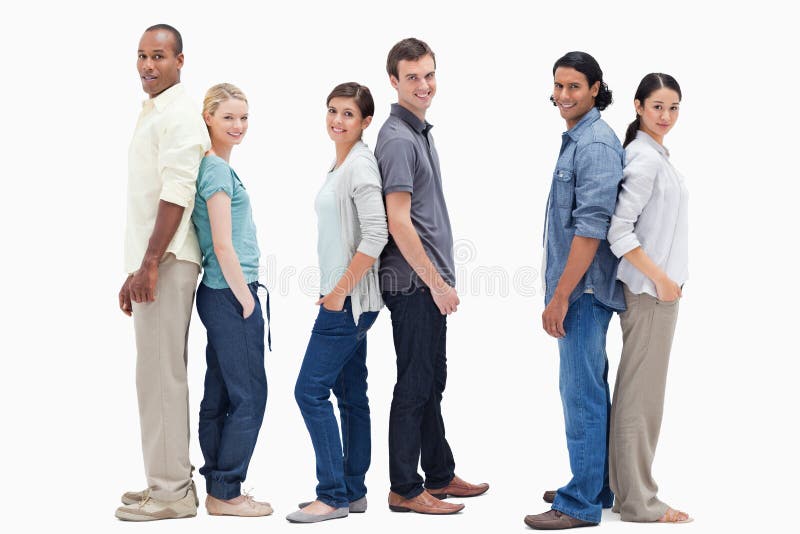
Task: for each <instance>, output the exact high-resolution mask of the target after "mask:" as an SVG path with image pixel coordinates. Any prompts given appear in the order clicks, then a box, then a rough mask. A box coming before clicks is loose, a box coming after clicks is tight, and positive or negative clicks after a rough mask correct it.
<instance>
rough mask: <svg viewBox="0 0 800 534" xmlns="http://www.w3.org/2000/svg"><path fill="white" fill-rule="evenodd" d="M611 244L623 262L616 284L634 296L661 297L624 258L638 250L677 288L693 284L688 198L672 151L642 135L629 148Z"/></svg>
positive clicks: (647, 280) (609, 240) (626, 149)
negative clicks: (688, 283) (618, 281)
mask: <svg viewBox="0 0 800 534" xmlns="http://www.w3.org/2000/svg"><path fill="white" fill-rule="evenodd" d="M608 242H609V243H610V244H611V251H612V252H613V253H614V254H615V255H616V256H617V257H620V258H622V260H621V261H620V263H619V270H618V272H617V278H618V279H619V280H622V281H623V282H624V283H625V285H627V286H628V289H630V290H631V291H632V292H633V293H635V294H641V293H647V294H649V295H652V296H654V297H658V294H657V292H656V287H655V284H654V283H653V282H652V281H651V280H650V279H649V278H647V277H646V276H645V275H644V274H643V273H642V272H641V271H639V269H637V268H636V267H634V266H633V265H631V263H630V262H628V261H627V260H626V259H625V258H623V256H624V255H625V254H626V253H628V252H630V251H631V250H633V249H635V248H636V247H639V246H641V247H642V248H643V249H644V251H645V253H646V254H647V255H648V256H649V257H650V259H651V260H653V262H654V263H655V264H656V265H658V266H659V267H660V268H661V269H662V270H663V271H664V272H666V273H667V276H669V277H670V278H671V279H672V280H674V281H675V282H676V283H677V284H678V285H683V283H684V282H686V280H687V279H688V278H689V193H688V190H687V189H686V184H685V182H684V179H683V176H681V174H680V173H679V172H678V171H677V170H675V168H674V167H673V166H672V164H671V163H670V161H669V151H668V150H667V149H666V148H665V147H664V146H662V145H660V144H658V142H656V141H655V139H653V138H652V137H650V136H649V135H647V134H646V133H645V132H643V131H641V130H639V131H638V132H637V134H636V139H634V140H633V141H631V143H630V144H629V145H628V146H627V147H626V148H625V168H624V170H623V173H622V188H621V190H620V192H619V197H618V199H617V206H616V208H615V210H614V216H613V217H611V225H610V226H609V229H608Z"/></svg>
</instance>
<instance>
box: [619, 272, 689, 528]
mask: <svg viewBox="0 0 800 534" xmlns="http://www.w3.org/2000/svg"><path fill="white" fill-rule="evenodd" d="M623 286H624V284H623ZM624 290H625V304H626V305H627V310H626V311H625V312H623V313H621V314H620V324H621V325H622V342H623V346H622V358H621V359H620V362H619V368H618V370H617V381H616V384H615V385H614V398H613V401H612V404H611V429H610V432H609V454H608V457H609V483H610V485H611V489H612V490H613V491H614V495H615V498H616V500H615V503H614V510H615V511H618V512H620V514H621V516H622V520H623V521H641V522H647V521H656V520H658V519H659V518H660V517H661V516H663V515H664V513H665V512H666V511H667V505H666V504H664V503H663V502H661V501H660V500H658V497H657V496H656V495H657V493H658V485H657V484H656V482H655V481H654V480H653V476H652V474H651V467H652V465H653V457H654V456H655V452H656V445H657V443H658V434H659V431H660V430H661V416H662V414H663V411H664V390H665V388H666V382H667V367H668V365H669V353H670V349H671V348H672V336H673V334H674V333H675V323H676V322H677V320H678V301H677V300H676V301H673V302H662V301H660V300H658V299H656V298H655V297H652V296H650V295H648V294H646V293H642V294H641V295H635V294H633V293H631V291H630V290H629V289H628V287H627V286H624Z"/></svg>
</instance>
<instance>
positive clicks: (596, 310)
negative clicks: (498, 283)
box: [553, 293, 614, 523]
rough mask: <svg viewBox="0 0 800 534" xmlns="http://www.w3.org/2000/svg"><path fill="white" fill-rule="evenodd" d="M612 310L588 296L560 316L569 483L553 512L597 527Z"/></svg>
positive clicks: (608, 496) (604, 489)
mask: <svg viewBox="0 0 800 534" xmlns="http://www.w3.org/2000/svg"><path fill="white" fill-rule="evenodd" d="M612 314H613V311H612V310H611V309H610V308H607V307H606V306H604V305H603V304H601V303H600V302H599V301H598V300H597V299H596V298H595V297H594V295H592V294H591V293H584V294H583V295H581V297H580V298H579V299H578V300H576V301H575V302H573V303H572V304H570V306H569V310H568V311H567V316H566V317H565V318H564V331H565V332H566V336H565V337H563V338H560V339H559V340H558V349H559V352H560V354H561V364H560V371H559V390H560V391H561V403H562V405H563V408H564V425H565V429H566V432H567V448H568V450H569V465H570V468H571V470H572V480H570V481H569V484H567V485H566V486H564V487H563V488H560V489H559V490H558V493H557V494H556V498H555V500H554V501H553V509H554V510H558V511H560V512H563V513H565V514H567V515H570V516H572V517H577V518H578V519H582V520H584V521H591V522H593V523H599V522H600V517H601V515H602V509H603V508H608V507H610V506H611V505H612V503H613V500H614V495H613V493H611V489H610V488H609V486H608V424H609V413H610V410H611V396H610V394H609V390H608V358H607V357H606V332H608V324H609V322H610V321H611V315H612Z"/></svg>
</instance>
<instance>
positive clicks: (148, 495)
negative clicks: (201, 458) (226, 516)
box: [116, 24, 211, 521]
mask: <svg viewBox="0 0 800 534" xmlns="http://www.w3.org/2000/svg"><path fill="white" fill-rule="evenodd" d="M182 49H183V43H182V39H181V35H180V33H178V31H177V30H176V29H175V28H173V27H171V26H168V25H166V24H159V25H156V26H151V27H150V28H148V29H147V30H146V31H145V32H144V34H143V35H142V38H141V40H140V41H139V51H138V61H137V68H138V71H139V76H140V79H141V82H142V88H143V89H144V91H145V92H146V93H147V94H148V95H149V96H150V98H149V100H147V101H146V102H145V103H144V105H143V108H142V112H141V114H140V115H139V120H138V122H137V123H136V130H135V131H134V134H133V140H132V141H131V145H130V150H129V153H128V158H129V161H128V168H129V175H128V214H127V229H126V233H125V270H126V272H127V273H128V277H127V278H126V280H125V283H124V284H123V286H122V289H120V292H119V306H120V309H121V310H122V311H123V313H125V314H126V315H133V325H134V330H135V332H136V353H137V356H136V392H137V396H138V398H139V420H140V424H141V435H142V453H143V456H144V466H145V474H146V477H147V485H148V488H147V489H146V490H144V491H141V492H136V491H134V492H127V493H125V494H124V495H123V496H122V502H123V504H124V506H121V507H119V508H118V509H117V512H116V516H117V517H118V518H120V519H124V520H129V521H150V520H154V519H174V518H180V517H193V516H194V515H196V514H197V497H196V490H195V488H194V483H193V482H192V464H191V462H190V460H189V389H188V384H187V376H186V360H187V347H186V339H187V334H188V329H189V319H190V317H191V314H192V302H193V300H194V291H195V287H196V285H197V275H198V274H199V272H200V265H201V256H200V249H199V246H198V244H197V236H196V235H195V231H194V227H193V226H192V223H191V215H192V209H193V208H194V197H195V190H196V184H195V182H196V179H197V171H198V168H199V166H200V161H201V160H202V158H203V156H204V154H205V152H206V151H207V150H208V149H209V148H210V146H211V142H210V140H209V137H208V131H207V129H206V126H205V123H204V122H203V119H202V116H201V114H200V111H199V109H197V108H196V107H195V105H194V103H193V102H192V101H191V99H190V98H189V96H188V95H187V94H186V91H185V90H184V88H183V86H182V85H181V84H180V70H181V68H182V67H183V53H182Z"/></svg>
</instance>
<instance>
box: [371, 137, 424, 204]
mask: <svg viewBox="0 0 800 534" xmlns="http://www.w3.org/2000/svg"><path fill="white" fill-rule="evenodd" d="M416 160H417V154H416V152H415V150H414V143H413V142H412V141H411V140H410V139H403V138H401V137H396V138H394V139H390V140H388V141H386V144H385V145H384V146H383V147H382V149H381V152H380V156H379V158H378V166H379V167H380V175H381V176H382V177H383V194H384V195H388V194H389V193H396V192H398V191H404V192H406V193H412V194H413V193H414V169H415V168H416Z"/></svg>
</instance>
